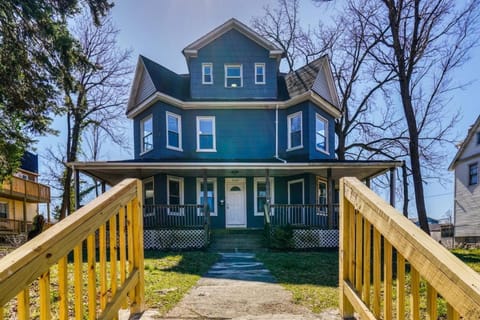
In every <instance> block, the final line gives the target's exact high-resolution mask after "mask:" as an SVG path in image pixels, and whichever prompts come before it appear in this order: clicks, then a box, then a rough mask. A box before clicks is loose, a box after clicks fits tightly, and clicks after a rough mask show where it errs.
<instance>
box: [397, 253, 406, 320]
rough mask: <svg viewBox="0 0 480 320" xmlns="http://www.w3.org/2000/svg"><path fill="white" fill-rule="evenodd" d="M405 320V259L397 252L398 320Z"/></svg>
mask: <svg viewBox="0 0 480 320" xmlns="http://www.w3.org/2000/svg"><path fill="white" fill-rule="evenodd" d="M404 319H405V258H403V256H402V255H401V254H400V252H398V251H397V320H404Z"/></svg>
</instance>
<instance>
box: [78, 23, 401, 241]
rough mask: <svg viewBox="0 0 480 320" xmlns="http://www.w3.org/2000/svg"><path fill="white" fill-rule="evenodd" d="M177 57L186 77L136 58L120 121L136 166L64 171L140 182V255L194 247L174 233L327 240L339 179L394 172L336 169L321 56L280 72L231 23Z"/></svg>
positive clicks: (264, 50) (333, 97)
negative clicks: (147, 247)
mask: <svg viewBox="0 0 480 320" xmlns="http://www.w3.org/2000/svg"><path fill="white" fill-rule="evenodd" d="M182 53H183V55H184V56H185V59H186V63H187V65H188V70H189V73H188V74H177V73H175V72H174V71H171V70H169V69H167V68H166V67H164V66H162V65H161V64H159V63H157V62H155V61H152V60H150V59H148V58H147V57H144V56H140V57H139V59H138V63H137V67H136V71H135V78H134V81H133V85H132V90H131V95H130V99H129V102H128V105H127V110H126V116H127V117H128V118H129V119H131V120H132V121H133V136H134V143H135V145H134V154H135V156H134V159H131V160H125V161H111V162H90V163H85V162H77V163H73V164H72V166H73V167H74V168H75V169H76V170H80V171H82V172H85V173H87V174H89V175H92V176H94V177H96V178H99V179H102V180H103V181H105V182H107V183H109V184H111V185H113V184H116V183H118V182H119V181H121V180H122V179H124V178H126V177H136V178H140V179H142V180H143V185H144V206H145V213H144V214H145V227H146V229H147V230H146V241H145V243H146V244H147V243H149V241H150V240H149V239H150V238H155V239H157V240H155V241H160V242H162V243H163V244H164V245H165V243H167V244H168V245H169V246H175V244H178V242H179V241H180V240H179V239H180V238H189V237H193V236H191V234H190V235H189V234H187V233H184V234H183V235H179V233H178V232H179V231H178V228H184V229H185V230H190V231H189V232H190V233H191V232H193V231H191V230H197V231H198V232H200V233H201V232H203V231H202V230H204V228H203V226H205V225H208V228H210V229H224V228H254V229H255V228H258V229H261V228H263V227H264V224H265V223H269V224H272V225H286V224H288V225H293V226H299V227H304V228H308V229H312V228H316V229H318V230H320V231H322V230H325V231H326V232H327V231H328V232H330V231H331V230H335V231H336V229H337V221H338V214H337V212H338V210H337V204H338V192H337V191H338V190H337V189H338V179H339V178H341V177H343V176H355V177H358V178H360V179H362V180H365V181H368V180H369V179H370V178H372V177H374V176H377V175H379V174H381V173H384V172H385V171H388V170H392V169H393V168H395V167H397V166H399V162H394V161H390V162H385V161H338V160H336V157H335V119H337V118H339V117H340V116H341V112H340V110H339V99H338V97H337V93H336V90H335V84H334V81H333V77H332V72H331V69H330V65H329V60H328V57H327V56H324V57H321V58H319V59H317V60H315V61H312V62H311V63H309V64H307V65H305V66H303V67H301V68H299V69H298V70H296V71H294V72H291V73H288V74H284V73H281V72H280V71H279V66H280V62H281V60H282V57H283V56H284V54H285V53H284V52H283V50H282V49H281V48H279V47H277V46H276V45H274V44H273V43H271V42H269V41H267V40H266V39H264V38H262V37H260V36H259V35H258V34H257V33H255V32H254V31H253V30H251V29H250V28H249V27H247V26H246V25H244V24H243V23H241V22H239V21H238V20H235V19H231V20H229V21H227V22H225V23H224V24H223V25H221V26H219V27H217V28H216V29H214V30H212V31H211V32H209V33H208V34H206V35H205V36H203V37H201V38H200V39H198V40H196V41H195V42H193V43H191V44H190V45H188V46H187V47H186V48H185V49H184V50H183V51H182ZM266 204H267V206H265V205H266ZM266 210H267V212H269V217H266V216H265V212H266ZM268 218H269V219H268ZM172 228H175V230H177V236H176V238H175V237H174V238H175V239H173V240H172V238H171V237H170V238H169V237H168V236H167V235H165V234H167V233H166V232H167V231H165V230H167V229H168V230H170V231H168V232H170V233H171V230H173V229H172ZM149 230H151V232H150V231H149ZM185 230H184V231H185ZM148 232H150V233H148ZM185 232H186V231H185ZM330 233H331V232H330ZM147 234H148V235H147ZM333 234H334V236H333V237H334V238H335V233H333ZM337 237H338V236H337ZM158 239H161V240H158ZM152 241H153V240H152ZM335 241H338V239H337V240H335V239H334V240H332V241H331V243H333V245H335ZM179 246H181V245H179ZM186 246H194V245H193V244H189V245H186Z"/></svg>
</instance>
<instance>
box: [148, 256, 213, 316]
mask: <svg viewBox="0 0 480 320" xmlns="http://www.w3.org/2000/svg"><path fill="white" fill-rule="evenodd" d="M218 258H219V256H218V255H217V254H215V253H210V252H202V251H192V252H174V253H172V252H167V253H166V252H158V251H145V303H146V306H147V308H155V309H158V310H159V311H160V313H161V314H164V313H166V312H167V311H169V310H170V309H172V308H173V306H175V304H176V303H178V302H179V301H180V300H181V299H182V297H183V296H184V295H185V293H186V292H187V291H188V290H189V289H190V288H191V287H193V286H194V285H195V283H196V282H197V281H198V279H200V277H201V276H202V275H203V274H204V273H206V272H207V271H208V269H209V268H210V266H211V265H212V264H213V263H214V262H215V261H217V260H218Z"/></svg>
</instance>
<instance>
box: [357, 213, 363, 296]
mask: <svg viewBox="0 0 480 320" xmlns="http://www.w3.org/2000/svg"><path fill="white" fill-rule="evenodd" d="M355 217H356V219H355V289H356V290H357V292H358V294H359V295H361V294H362V281H363V279H362V276H363V270H362V267H363V259H362V258H363V220H362V215H361V214H360V213H357V214H355Z"/></svg>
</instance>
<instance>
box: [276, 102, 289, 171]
mask: <svg viewBox="0 0 480 320" xmlns="http://www.w3.org/2000/svg"><path fill="white" fill-rule="evenodd" d="M273 157H274V158H275V159H277V160H280V161H282V162H283V163H287V160H285V159H282V158H280V157H279V156H278V104H277V105H276V106H275V155H274V156H273Z"/></svg>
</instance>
